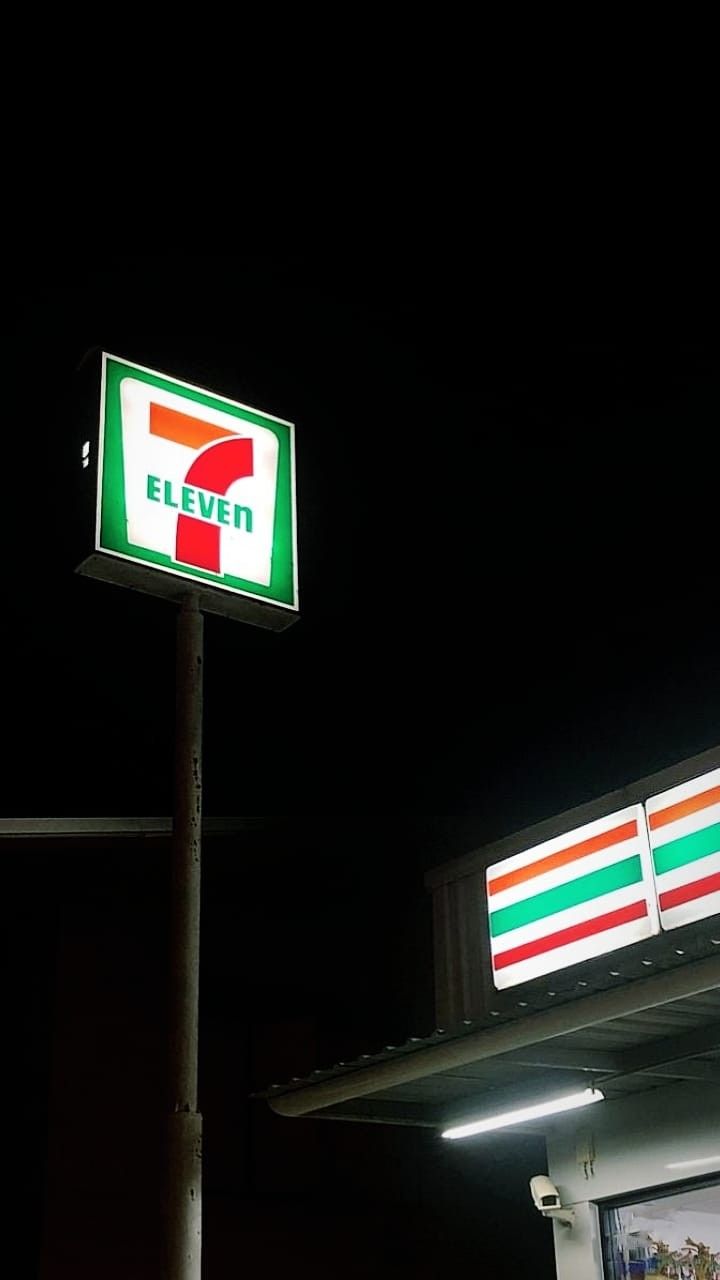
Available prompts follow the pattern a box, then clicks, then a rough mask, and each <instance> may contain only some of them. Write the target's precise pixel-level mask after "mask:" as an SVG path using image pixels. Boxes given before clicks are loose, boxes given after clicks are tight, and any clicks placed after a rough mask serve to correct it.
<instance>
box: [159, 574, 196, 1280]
mask: <svg viewBox="0 0 720 1280" xmlns="http://www.w3.org/2000/svg"><path fill="white" fill-rule="evenodd" d="M202 668H203V616H202V613H201V612H200V609H199V606H198V601H197V597H196V596H193V595H188V596H186V597H185V598H184V599H183V602H182V606H181V608H180V613H179V615H178V622H177V665H176V693H175V696H176V707H175V808H174V817H173V838H172V875H171V901H170V909H171V915H170V1008H169V1012H170V1018H169V1057H170V1062H169V1080H168V1094H169V1097H168V1103H169V1116H168V1126H167V1187H166V1193H167V1204H166V1267H167V1280H200V1256H201V1244H202V1207H201V1193H202V1116H201V1114H200V1112H199V1111H198V1088H197V1081H198V1014H199V979H200V867H201V822H202V703H203V682H202V677H203V670H202Z"/></svg>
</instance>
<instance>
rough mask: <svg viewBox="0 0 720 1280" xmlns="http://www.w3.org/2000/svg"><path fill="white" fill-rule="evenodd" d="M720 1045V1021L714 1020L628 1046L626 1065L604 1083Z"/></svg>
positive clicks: (624, 1053) (646, 1070)
mask: <svg viewBox="0 0 720 1280" xmlns="http://www.w3.org/2000/svg"><path fill="white" fill-rule="evenodd" d="M713 1049H720V1022H711V1023H710V1024H709V1025H707V1026H704V1027H693V1029H692V1030H691V1031H684V1032H683V1033H682V1034H681V1035H675V1036H664V1037H663V1038H662V1040H652V1041H651V1042H650V1043H649V1044H644V1045H639V1046H638V1047H637V1048H634V1049H626V1050H624V1051H623V1052H622V1053H621V1054H620V1057H621V1059H622V1065H621V1066H620V1068H619V1070H618V1071H616V1072H613V1074H612V1075H610V1076H605V1078H604V1080H603V1083H604V1084H610V1083H612V1081H614V1080H621V1079H623V1078H624V1077H626V1076H632V1075H638V1074H640V1073H643V1074H646V1073H647V1072H648V1071H651V1070H653V1069H654V1068H656V1067H669V1066H671V1065H674V1064H675V1063H681V1062H685V1061H687V1059H688V1058H696V1057H697V1056H698V1054H701V1053H710V1052H711V1051H712V1050H713Z"/></svg>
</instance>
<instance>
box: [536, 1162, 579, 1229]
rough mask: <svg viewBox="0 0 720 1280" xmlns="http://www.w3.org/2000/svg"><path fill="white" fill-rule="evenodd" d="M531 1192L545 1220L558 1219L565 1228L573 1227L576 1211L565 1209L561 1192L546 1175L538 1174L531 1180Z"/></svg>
mask: <svg viewBox="0 0 720 1280" xmlns="http://www.w3.org/2000/svg"><path fill="white" fill-rule="evenodd" d="M530 1191H531V1192H532V1198H533V1203H534V1205H535V1208H536V1209H539V1210H540V1213H541V1214H542V1215H543V1217H544V1218H556V1219H557V1221H558V1222H564V1223H565V1226H567V1227H571V1226H572V1224H573V1222H574V1221H575V1213H574V1210H572V1209H563V1207H562V1201H561V1199H560V1192H559V1191H558V1189H557V1187H556V1186H555V1183H554V1182H552V1180H551V1179H550V1178H548V1177H547V1175H546V1174H544V1173H536V1174H535V1177H534V1178H531V1179H530Z"/></svg>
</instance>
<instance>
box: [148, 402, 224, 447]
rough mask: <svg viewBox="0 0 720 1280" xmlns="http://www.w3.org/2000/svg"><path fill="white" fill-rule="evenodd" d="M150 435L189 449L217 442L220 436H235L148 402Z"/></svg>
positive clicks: (186, 414)
mask: <svg viewBox="0 0 720 1280" xmlns="http://www.w3.org/2000/svg"><path fill="white" fill-rule="evenodd" d="M150 434H151V435H153V436H162V437H163V439H164V440H174V441H175V443H176V444H186V445H188V446H189V448H190V449H199V448H201V446H202V445H204V444H209V443H210V441H211V440H219V439H220V437H221V436H232V435H235V432H234V431H228V430H227V428H226V427H216V426H215V424H214V422H203V420H202V418H192V417H191V416H190V414H189V413H178V411H177V409H168V408H167V406H166V405H164V404H153V403H152V401H151V402H150Z"/></svg>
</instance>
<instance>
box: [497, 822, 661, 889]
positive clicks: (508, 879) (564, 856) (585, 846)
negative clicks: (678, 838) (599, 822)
mask: <svg viewBox="0 0 720 1280" xmlns="http://www.w3.org/2000/svg"><path fill="white" fill-rule="evenodd" d="M636 835H637V822H636V821H635V820H634V819H633V821H632V822H624V823H623V824H622V826H620V827H613V829H612V831H602V832H601V833H600V835H599V836H591V837H590V839H589V840H581V841H580V842H579V844H571V845H569V847H568V848H567V849H558V851H557V853H550V854H548V856H547V857H546V858H540V859H538V861H537V862H530V863H529V864H528V865H527V866H526V867H517V869H516V870H515V871H506V873H505V875H504V876H497V878H496V879H495V880H490V882H489V883H488V893H489V894H493V893H502V891H503V889H510V888H512V886H513V885H516V884H524V882H525V881H526V880H534V879H535V876H541V875H544V873H545V872H546V871H555V870H556V868H557V867H566V866H567V865H568V863H569V862H576V861H577V860H578V858H584V857H585V856H586V855H587V854H588V853H598V851H599V850H600V849H609V848H610V847H611V845H614V844H620V842H621V841H622V840H632V838H633V836H636Z"/></svg>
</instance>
